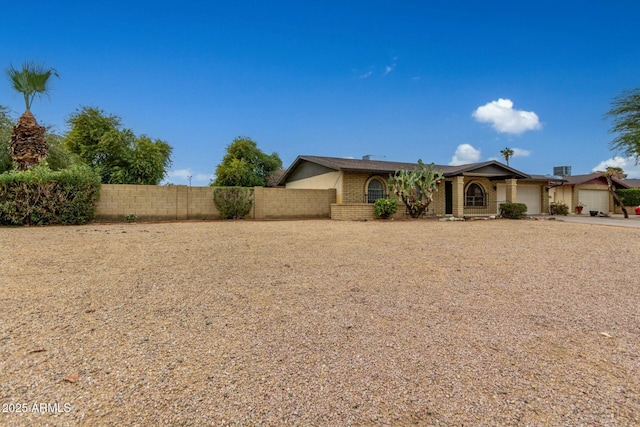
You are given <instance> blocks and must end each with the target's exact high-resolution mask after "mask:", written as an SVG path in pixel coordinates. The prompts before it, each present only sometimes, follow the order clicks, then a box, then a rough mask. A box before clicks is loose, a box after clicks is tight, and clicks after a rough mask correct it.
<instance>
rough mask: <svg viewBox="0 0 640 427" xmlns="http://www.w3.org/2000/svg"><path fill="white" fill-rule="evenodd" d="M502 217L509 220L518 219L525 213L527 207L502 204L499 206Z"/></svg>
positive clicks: (519, 204)
mask: <svg viewBox="0 0 640 427" xmlns="http://www.w3.org/2000/svg"><path fill="white" fill-rule="evenodd" d="M500 209H501V210H502V216H503V217H505V218H509V219H520V218H523V217H524V214H525V212H527V205H525V204H524V203H502V204H501V205H500Z"/></svg>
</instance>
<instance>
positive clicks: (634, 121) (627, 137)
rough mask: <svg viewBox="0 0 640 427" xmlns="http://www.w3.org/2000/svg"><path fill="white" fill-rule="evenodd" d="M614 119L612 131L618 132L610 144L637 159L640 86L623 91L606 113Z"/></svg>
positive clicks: (639, 137) (638, 151)
mask: <svg viewBox="0 0 640 427" xmlns="http://www.w3.org/2000/svg"><path fill="white" fill-rule="evenodd" d="M605 117H606V118H610V119H612V120H613V126H612V127H611V129H610V130H609V132H610V133H615V134H618V135H617V136H616V137H615V138H614V139H613V141H611V143H610V146H611V148H612V149H613V150H618V151H621V152H622V153H624V154H625V155H626V156H627V157H633V158H635V159H636V160H638V159H639V158H640V88H636V89H632V90H628V91H624V92H622V94H620V95H618V96H617V97H615V98H614V99H613V101H612V103H611V110H609V112H607V113H606V114H605Z"/></svg>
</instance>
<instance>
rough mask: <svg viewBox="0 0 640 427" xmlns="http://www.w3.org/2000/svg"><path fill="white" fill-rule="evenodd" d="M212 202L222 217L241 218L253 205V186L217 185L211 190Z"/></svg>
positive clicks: (247, 213)
mask: <svg viewBox="0 0 640 427" xmlns="http://www.w3.org/2000/svg"><path fill="white" fill-rule="evenodd" d="M213 204H214V205H216V208H217V209H218V212H220V217H222V219H241V218H244V217H246V216H247V215H249V212H251V208H252V207H253V188H246V187H217V188H214V190H213Z"/></svg>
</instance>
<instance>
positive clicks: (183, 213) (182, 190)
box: [175, 185, 189, 219]
mask: <svg viewBox="0 0 640 427" xmlns="http://www.w3.org/2000/svg"><path fill="white" fill-rule="evenodd" d="M175 187H176V219H189V187H187V186H186V185H176V186H175Z"/></svg>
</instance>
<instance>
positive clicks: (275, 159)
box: [211, 137, 282, 187]
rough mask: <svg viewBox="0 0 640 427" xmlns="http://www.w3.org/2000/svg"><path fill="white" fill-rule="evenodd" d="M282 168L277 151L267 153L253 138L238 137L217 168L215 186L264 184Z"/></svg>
mask: <svg viewBox="0 0 640 427" xmlns="http://www.w3.org/2000/svg"><path fill="white" fill-rule="evenodd" d="M280 168H282V160H280V157H279V156H278V154H277V153H271V154H266V153H264V152H263V151H262V150H260V149H259V148H258V146H257V144H256V143H255V142H254V141H252V140H251V138H246V137H238V138H236V139H234V140H233V142H232V143H231V144H229V145H228V146H227V154H226V155H225V156H224V158H223V159H222V162H221V163H220V164H219V165H218V167H217V168H216V179H215V181H213V182H212V184H211V185H214V186H220V187H224V186H237V187H256V186H264V185H266V183H267V177H268V176H269V175H270V174H271V173H273V172H275V171H277V170H278V169H280Z"/></svg>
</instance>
